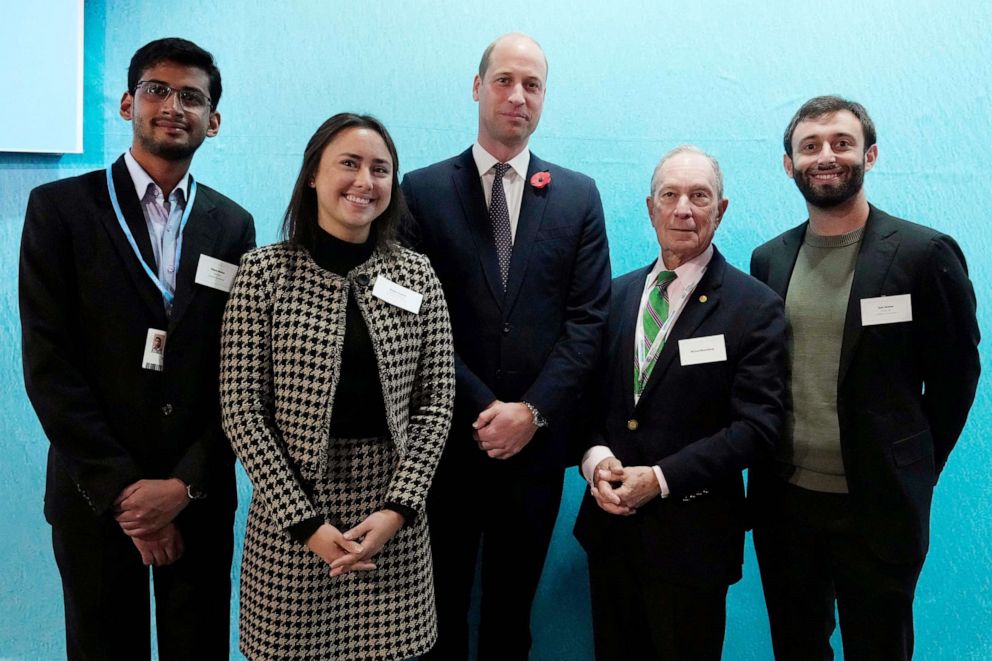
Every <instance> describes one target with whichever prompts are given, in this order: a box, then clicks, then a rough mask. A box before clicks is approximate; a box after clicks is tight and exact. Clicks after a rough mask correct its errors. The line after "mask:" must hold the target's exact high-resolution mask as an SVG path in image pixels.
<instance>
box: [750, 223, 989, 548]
mask: <svg viewBox="0 0 992 661" xmlns="http://www.w3.org/2000/svg"><path fill="white" fill-rule="evenodd" d="M806 227H807V223H803V224H801V225H799V226H798V227H795V228H793V229H791V230H789V231H787V232H785V233H784V234H781V235H780V236H778V237H776V238H774V239H772V240H771V241H769V242H768V243H765V244H764V245H762V246H760V247H758V248H757V249H756V250H755V251H754V254H753V255H752V256H751V273H752V274H754V276H755V277H756V278H758V279H759V280H761V281H763V282H766V283H768V286H770V287H771V288H772V289H774V290H775V291H776V292H778V293H779V294H780V295H781V296H782V297H783V298H784V297H785V295H786V293H787V292H788V289H789V281H790V280H791V279H792V270H793V268H794V267H795V264H796V259H797V257H798V256H799V249H800V248H801V247H802V244H803V237H804V236H805V234H806ZM900 294H909V295H910V296H911V302H912V309H913V320H912V321H911V322H907V323H897V324H882V325H877V326H867V327H864V326H862V325H861V307H860V306H861V300H862V299H864V298H874V297H877V296H895V295H900ZM978 342H979V330H978V322H977V320H976V316H975V291H974V289H973V288H972V286H971V282H970V281H969V280H968V267H967V265H966V264H965V259H964V255H963V254H962V253H961V249H960V248H959V247H958V244H957V243H956V242H955V241H954V239H952V238H951V237H949V236H947V235H946V234H942V233H940V232H937V231H936V230H933V229H930V228H929V227H924V226H922V225H917V224H915V223H911V222H908V221H905V220H901V219H899V218H894V217H892V216H890V215H889V214H887V213H885V212H884V211H880V210H879V209H876V208H875V207H870V211H869V214H868V221H867V224H866V225H865V232H864V236H863V237H862V239H861V248H860V250H859V251H858V258H857V262H855V266H854V281H853V283H852V284H851V295H850V298H849V300H848V305H847V317H846V319H845V322H844V337H843V341H842V344H841V354H840V373H839V375H838V382H837V416H838V419H839V423H840V445H841V456H842V457H843V460H844V472H845V474H846V475H847V484H848V489H849V491H850V494H851V499H852V500H853V502H854V504H855V507H854V510H855V511H856V512H858V514H859V517H858V521H859V524H860V526H861V528H862V530H863V534H864V535H865V538H866V539H867V540H868V543H869V544H870V545H871V548H872V549H873V550H874V551H875V553H876V554H877V555H878V556H879V557H881V558H883V559H886V560H889V561H891V562H916V561H919V560H921V559H922V558H923V557H924V556H925V555H926V552H927V549H928V547H929V541H930V501H931V498H932V497H933V487H934V484H936V482H937V476H938V475H939V474H940V471H941V469H942V468H943V467H944V464H945V463H946V462H947V458H948V456H949V455H950V453H951V449H952V448H953V447H954V444H955V443H956V442H957V440H958V436H959V435H960V434H961V430H962V429H963V428H964V423H965V421H966V420H967V418H968V411H969V410H970V408H971V404H972V402H973V401H974V399H975V390H976V388H977V386H978V375H979V373H980V371H981V362H980V360H979V355H978ZM800 367H801V366H797V367H796V369H799V368H800ZM780 468H781V467H780ZM770 472H772V471H771V467H769V470H768V471H765V470H761V471H759V470H755V471H752V475H751V478H750V484H749V491H750V498H751V500H752V501H753V503H754V504H755V508H754V510H755V515H756V516H760V515H761V514H762V512H763V511H764V509H765V508H764V507H763V506H762V501H763V499H764V497H765V488H764V485H765V482H764V479H765V478H766V477H770V476H769V473H770ZM777 472H781V470H779V471H777ZM771 479H778V478H771Z"/></svg>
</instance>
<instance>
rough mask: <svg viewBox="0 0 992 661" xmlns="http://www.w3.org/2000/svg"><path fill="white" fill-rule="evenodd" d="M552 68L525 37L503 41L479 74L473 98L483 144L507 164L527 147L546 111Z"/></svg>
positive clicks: (511, 36) (474, 84)
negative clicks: (476, 104)
mask: <svg viewBox="0 0 992 661" xmlns="http://www.w3.org/2000/svg"><path fill="white" fill-rule="evenodd" d="M547 77H548V67H547V63H546V62H545V59H544V53H543V52H542V51H541V48H540V47H539V46H538V45H537V44H536V43H534V41H533V40H531V39H529V38H528V37H526V36H523V35H508V36H506V37H504V38H502V39H500V40H499V41H498V42H497V43H496V45H495V46H494V47H493V49H492V52H491V53H490V55H489V66H488V67H487V68H486V71H485V73H484V75H483V76H480V75H476V77H475V81H474V83H473V86H472V98H474V99H475V100H476V101H478V102H479V144H480V145H482V146H483V148H485V150H486V151H488V152H489V153H490V154H492V155H493V156H496V157H497V158H499V159H500V160H503V161H506V160H509V159H510V158H512V157H513V156H515V155H516V154H517V153H519V152H520V151H521V150H522V149H523V148H524V147H526V146H527V140H528V138H530V135H531V134H532V133H533V132H534V130H535V129H536V128H537V124H538V122H539V121H540V120H541V110H542V109H543V108H544V85H545V81H546V80H547Z"/></svg>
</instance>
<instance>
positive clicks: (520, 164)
mask: <svg viewBox="0 0 992 661" xmlns="http://www.w3.org/2000/svg"><path fill="white" fill-rule="evenodd" d="M472 158H474V159H475V167H477V168H478V169H479V176H480V177H481V176H483V175H485V174H486V173H487V172H489V171H490V170H492V169H493V166H494V165H496V164H497V163H499V162H500V161H499V159H498V158H496V157H495V156H493V155H492V154H490V153H489V152H487V151H486V149H485V147H483V146H482V145H480V144H479V141H478V140H476V141H475V144H473V145H472ZM507 163H509V165H510V169H512V170H513V171H514V172H516V173H517V175H518V176H519V177H520V178H521V179H526V178H527V168H528V167H530V149H523V150H522V151H521V152H520V153H519V154H517V155H516V156H514V157H513V158H511V159H510V160H509V161H507Z"/></svg>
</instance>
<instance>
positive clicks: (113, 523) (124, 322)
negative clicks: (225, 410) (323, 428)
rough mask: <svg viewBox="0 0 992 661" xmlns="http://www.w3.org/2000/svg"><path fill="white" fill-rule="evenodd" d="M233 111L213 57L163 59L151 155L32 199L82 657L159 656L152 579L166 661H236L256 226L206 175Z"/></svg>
mask: <svg viewBox="0 0 992 661" xmlns="http://www.w3.org/2000/svg"><path fill="white" fill-rule="evenodd" d="M220 96H221V79H220V72H219V71H218V69H217V67H216V66H215V65H214V61H213V57H212V56H211V55H210V53H208V52H206V51H204V50H203V49H201V48H200V47H198V46H197V45H196V44H194V43H192V42H189V41H186V40H184V39H160V40H157V41H153V42H151V43H149V44H147V45H145V46H143V47H142V48H140V49H139V50H138V51H137V52H136V53H135V54H134V57H133V58H132V59H131V65H130V67H129V69H128V90H127V91H126V92H125V93H124V95H123V97H122V99H121V104H120V114H121V117H123V118H124V119H125V120H127V121H130V122H131V124H132V127H133V133H134V138H133V141H132V143H131V148H130V149H129V150H128V151H127V152H125V153H124V155H123V156H121V157H120V158H119V159H117V161H116V162H115V163H114V164H113V165H111V166H109V167H108V168H107V169H106V170H100V171H96V172H91V173H88V174H84V175H82V176H79V177H73V178H70V179H65V180H62V181H57V182H54V183H49V184H46V185H44V186H40V187H39V188H37V189H35V190H34V191H32V193H31V197H30V199H29V201H28V208H27V214H26V218H25V222H24V230H23V236H22V242H21V261H20V308H21V325H22V334H23V335H22V339H23V359H24V381H25V385H26V387H27V391H28V396H29V397H30V399H31V402H32V404H33V405H34V408H35V411H36V412H37V414H38V418H39V419H40V421H41V425H42V427H43V429H44V431H45V434H46V435H47V436H48V439H49V441H50V442H51V446H50V448H49V455H48V476H47V486H46V494H45V517H46V519H47V520H48V521H49V523H50V524H51V525H52V540H53V546H54V551H55V560H56V562H57V564H58V567H59V572H60V574H61V577H62V587H63V593H64V601H65V618H66V651H67V656H68V658H70V659H82V658H87V659H91V658H92V659H97V658H98V659H141V658H145V659H147V658H149V656H150V649H149V648H150V632H149V594H148V567H149V566H150V567H151V568H152V575H153V578H154V590H155V615H156V625H157V633H158V648H159V658H161V659H190V658H209V659H222V658H223V659H226V658H227V657H228V641H229V633H228V623H229V611H230V564H231V549H232V537H233V532H232V524H233V515H234V509H235V505H236V494H235V485H234V471H233V457H232V454H231V452H230V449H229V447H228V444H227V442H226V439H225V438H224V435H223V433H222V432H221V428H220V416H219V402H218V384H217V378H218V376H217V372H218V362H219V359H218V353H219V349H220V346H219V345H220V340H219V332H220V323H221V316H222V314H223V311H224V305H225V303H226V301H227V292H228V290H229V289H230V285H231V282H232V280H233V278H234V274H235V272H236V270H237V264H238V262H239V260H240V258H241V255H242V254H243V253H244V252H246V251H247V250H249V249H251V248H252V247H254V244H255V230H254V224H253V222H252V218H251V216H250V215H249V214H248V213H247V212H246V211H245V210H244V209H242V208H241V207H239V206H238V205H237V204H235V203H234V202H232V201H231V200H229V199H228V198H226V197H224V196H223V195H220V194H219V193H217V192H216V191H214V190H212V189H210V188H207V187H206V186H203V185H201V184H199V182H198V181H196V180H195V179H194V178H193V177H192V176H191V175H190V174H189V167H190V163H191V161H192V159H193V154H194V153H195V152H196V150H197V149H198V148H199V147H200V145H201V144H202V143H203V140H204V138H207V137H213V136H215V135H217V132H218V130H219V128H220V114H219V113H218V112H217V103H218V101H219V100H220ZM80 346H83V347H86V350H85V351H80V350H78V349H76V348H75V347H80Z"/></svg>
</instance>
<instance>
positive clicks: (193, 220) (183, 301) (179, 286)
mask: <svg viewBox="0 0 992 661" xmlns="http://www.w3.org/2000/svg"><path fill="white" fill-rule="evenodd" d="M213 211H214V205H213V204H212V203H211V202H210V201H208V200H207V198H206V197H205V196H204V195H203V192H202V190H201V191H200V192H198V193H197V195H196V199H195V200H194V201H193V210H192V211H191V212H190V214H189V221H187V223H186V229H185V230H184V231H183V252H182V255H180V257H179V272H178V273H177V274H176V298H175V300H174V302H173V304H172V316H171V318H170V320H169V327H170V328H171V327H174V326H175V325H176V324H178V323H179V321H180V319H181V318H182V316H183V313H184V312H186V309H187V308H188V307H189V302H190V299H192V298H193V296H195V295H196V285H195V282H194V281H195V279H196V268H197V266H198V265H199V263H200V255H212V254H213V253H214V248H215V246H216V243H217V237H218V234H219V233H220V227H219V226H218V225H217V223H215V222H213Z"/></svg>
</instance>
